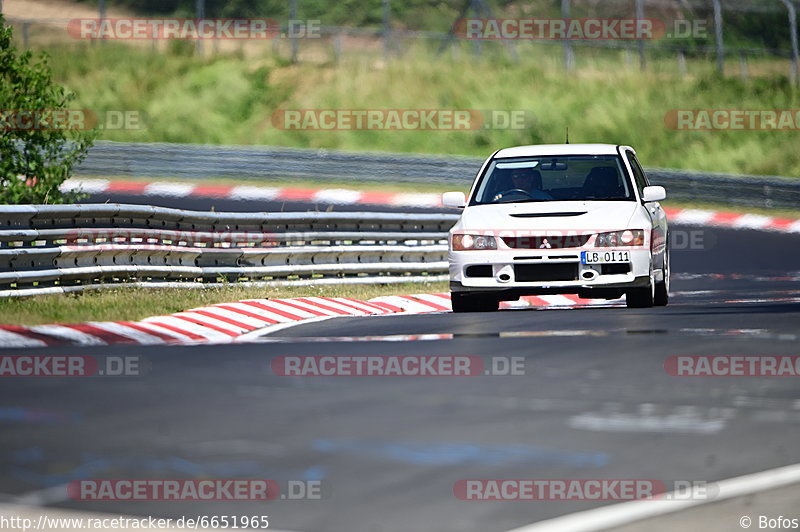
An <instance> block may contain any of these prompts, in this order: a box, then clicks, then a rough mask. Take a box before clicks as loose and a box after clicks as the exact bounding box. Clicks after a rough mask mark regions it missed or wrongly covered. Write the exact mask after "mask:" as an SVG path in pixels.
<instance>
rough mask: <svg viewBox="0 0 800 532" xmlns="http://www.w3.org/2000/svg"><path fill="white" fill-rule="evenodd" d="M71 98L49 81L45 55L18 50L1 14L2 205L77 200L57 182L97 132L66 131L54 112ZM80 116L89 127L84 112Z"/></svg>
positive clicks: (82, 155) (79, 158) (65, 124)
mask: <svg viewBox="0 0 800 532" xmlns="http://www.w3.org/2000/svg"><path fill="white" fill-rule="evenodd" d="M73 98H74V95H73V94H71V93H70V92H68V91H67V90H66V89H64V88H63V87H61V86H59V85H57V84H55V83H54V82H53V79H52V75H51V72H50V68H49V67H48V64H47V56H46V55H42V56H41V57H40V58H39V60H38V61H34V57H33V54H32V53H31V52H24V53H19V52H18V51H17V49H16V47H15V46H14V44H13V42H12V29H11V28H10V27H7V26H6V25H5V20H4V18H3V16H2V15H0V204H19V203H64V202H67V201H74V200H75V199H76V197H77V195H76V194H74V193H69V194H63V193H62V192H61V191H60V190H59V186H60V185H61V184H62V183H63V182H64V181H65V180H66V179H67V178H68V177H69V176H70V174H71V173H72V168H73V167H74V166H75V165H76V164H79V163H80V162H81V161H82V160H83V159H84V158H85V157H86V152H87V150H88V149H89V147H90V146H91V145H92V143H93V142H94V139H95V138H96V136H97V132H96V130H94V129H92V130H84V129H77V128H76V129H70V127H71V124H70V123H69V122H68V121H65V120H63V118H65V117H68V116H69V114H65V113H63V112H62V113H59V112H58V111H67V107H66V106H67V104H68V103H69V102H70V101H71V100H72V99H73ZM78 116H79V117H82V118H83V119H84V125H88V124H87V123H86V122H88V120H86V119H87V117H88V115H87V114H86V113H80V114H79V115H78ZM72 117H73V118H76V116H75V113H73V114H72ZM75 123H77V121H74V122H73V124H75Z"/></svg>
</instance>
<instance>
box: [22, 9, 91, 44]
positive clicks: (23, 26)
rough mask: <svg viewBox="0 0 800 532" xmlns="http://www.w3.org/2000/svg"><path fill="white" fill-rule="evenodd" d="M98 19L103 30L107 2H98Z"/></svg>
mask: <svg viewBox="0 0 800 532" xmlns="http://www.w3.org/2000/svg"><path fill="white" fill-rule="evenodd" d="M97 18H98V19H100V20H99V21H98V22H99V24H98V26H99V27H100V28H102V27H103V21H104V20H105V19H106V0H97ZM23 27H24V26H23ZM100 42H103V39H102V37H101V38H100Z"/></svg>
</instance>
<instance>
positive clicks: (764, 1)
mask: <svg viewBox="0 0 800 532" xmlns="http://www.w3.org/2000/svg"><path fill="white" fill-rule="evenodd" d="M394 1H395V2H396V0H394ZM382 4H383V22H382V25H380V26H378V27H351V26H343V25H329V24H326V21H325V20H324V18H318V19H311V18H309V15H311V16H318V15H319V13H316V12H311V13H310V12H309V11H311V10H310V9H304V2H303V1H302V0H290V2H289V9H288V17H289V18H288V19H286V18H285V16H286V15H282V16H280V18H277V17H276V18H274V21H275V23H276V24H277V25H279V27H280V29H279V30H277V29H276V31H274V32H273V33H272V34H271V38H270V39H268V40H267V41H264V40H260V41H257V42H252V41H251V42H239V41H235V40H234V41H224V40H220V39H211V40H209V41H206V40H203V39H199V40H196V41H194V43H193V45H194V46H195V47H196V50H197V53H201V54H214V53H225V52H231V51H236V52H242V53H249V54H255V55H258V54H262V55H263V54H271V55H274V56H279V57H281V58H283V59H288V60H291V61H309V62H311V61H314V62H335V61H340V60H342V59H344V58H346V57H349V56H363V55H365V54H367V55H374V56H378V57H380V56H383V57H384V58H385V59H387V60H388V59H391V58H392V57H395V56H404V55H406V54H408V53H411V52H416V51H420V50H421V51H426V52H429V53H430V54H432V55H434V56H436V57H439V58H441V60H448V59H450V60H455V59H458V58H460V57H471V56H474V57H479V56H483V57H485V58H487V59H493V58H501V57H502V58H505V59H506V60H511V61H514V62H517V63H520V62H526V61H537V62H542V61H545V60H548V61H557V62H559V63H561V64H562V66H563V68H566V69H568V70H571V69H575V68H586V67H589V66H591V64H592V62H593V61H595V60H596V59H597V57H598V55H599V54H605V55H609V54H611V57H612V59H614V60H617V61H619V60H620V59H621V62H622V64H624V65H626V66H627V67H630V68H635V67H637V65H638V68H641V69H643V70H647V69H668V68H669V69H673V70H677V71H678V72H680V73H681V74H687V73H689V72H691V70H692V68H693V65H694V64H695V63H700V64H714V65H715V68H716V69H717V70H719V71H720V72H722V73H727V74H735V73H737V72H738V75H740V76H741V77H743V78H748V77H750V76H753V75H756V74H757V73H756V72H754V68H753V67H752V65H751V61H753V60H755V59H768V60H771V61H777V62H779V63H780V64H782V65H783V66H782V67H780V70H782V71H783V72H785V73H786V75H787V76H789V77H791V78H792V79H793V80H794V81H797V78H798V75H797V72H798V37H797V33H798V30H797V24H796V22H797V13H796V7H797V0H602V1H598V0H560V2H558V1H555V0H554V1H549V2H538V3H537V2H532V3H529V4H520V5H518V6H515V7H514V9H511V8H510V7H509V6H508V5H506V6H505V7H506V9H500V8H494V9H493V8H492V6H491V5H490V4H488V3H487V2H486V1H485V0H465V1H464V3H463V5H462V7H461V9H460V11H459V16H458V18H453V19H452V20H450V19H449V17H445V16H443V17H441V20H439V21H438V22H437V24H434V25H438V26H440V27H441V30H438V31H437V30H429V29H419V28H413V27H411V26H410V25H409V23H408V22H407V21H406V20H395V19H394V18H393V16H392V13H393V9H392V7H393V3H392V0H383V3H382ZM453 4H454V6H455V5H456V4H455V3H453ZM506 4H507V3H506ZM86 5H87V6H90V5H91V4H89V3H87V4H86ZM95 5H96V7H97V14H96V17H97V18H98V19H104V18H106V17H107V16H108V15H107V12H106V8H105V2H104V0H99V2H98V3H97V4H95ZM508 12H513V13H514V15H512V16H513V17H514V18H515V19H517V20H524V19H538V20H540V21H541V20H554V19H561V20H568V21H569V20H584V21H585V20H591V19H595V20H606V19H622V20H645V19H646V20H651V21H654V23H655V24H656V26H657V28H658V31H657V32H656V34H655V35H653V38H645V39H628V38H613V36H612V37H601V38H596V39H595V38H591V39H585V38H584V39H582V38H574V37H570V38H568V39H559V38H553V37H552V36H551V37H545V38H510V39H504V38H500V39H497V38H494V37H493V38H488V39H484V38H465V35H463V34H462V33H459V31H458V30H457V29H458V27H459V25H460V24H461V25H463V22H464V21H465V20H484V21H486V20H488V19H496V20H508V17H509V15H508V14H507V13H508ZM195 15H196V17H197V18H198V19H202V18H204V17H205V16H207V13H206V9H205V1H204V0H197V2H196V12H195ZM262 16H264V17H275V14H274V13H263V15H262ZM8 20H9V22H10V23H12V24H13V25H14V26H16V28H17V30H18V31H17V34H18V36H19V39H21V41H22V44H23V46H26V47H27V46H33V45H35V44H38V43H50V44H52V43H54V42H59V41H65V40H71V39H72V38H71V37H70V35H69V33H68V30H67V26H68V25H69V24H70V23H71V21H73V20H74V19H65V18H55V17H53V18H42V17H38V18H33V17H31V18H28V17H25V16H12V17H10V18H9V19H8ZM271 20H272V19H271ZM504 36H507V35H501V37H504ZM137 43H138V44H140V45H141V44H144V45H146V46H151V47H152V48H153V49H154V50H166V49H168V47H169V46H170V43H165V42H164V40H163V39H156V40H152V41H151V42H145V43H142V42H138V41H137ZM190 44H192V43H190Z"/></svg>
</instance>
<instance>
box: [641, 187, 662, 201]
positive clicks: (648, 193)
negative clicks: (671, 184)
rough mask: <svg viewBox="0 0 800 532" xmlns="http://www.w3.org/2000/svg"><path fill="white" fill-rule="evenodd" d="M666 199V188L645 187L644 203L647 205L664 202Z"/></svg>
mask: <svg viewBox="0 0 800 532" xmlns="http://www.w3.org/2000/svg"><path fill="white" fill-rule="evenodd" d="M665 199H667V191H666V190H664V187H644V192H643V193H642V201H644V202H645V203H650V202H651V201H664V200H665Z"/></svg>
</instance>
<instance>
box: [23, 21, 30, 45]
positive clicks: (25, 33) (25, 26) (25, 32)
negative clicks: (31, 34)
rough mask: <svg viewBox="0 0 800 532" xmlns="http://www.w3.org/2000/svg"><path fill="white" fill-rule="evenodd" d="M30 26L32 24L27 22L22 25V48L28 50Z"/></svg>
mask: <svg viewBox="0 0 800 532" xmlns="http://www.w3.org/2000/svg"><path fill="white" fill-rule="evenodd" d="M29 26H30V22H28V21H25V22H23V23H22V47H23V48H25V49H27V48H28V27H29Z"/></svg>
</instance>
